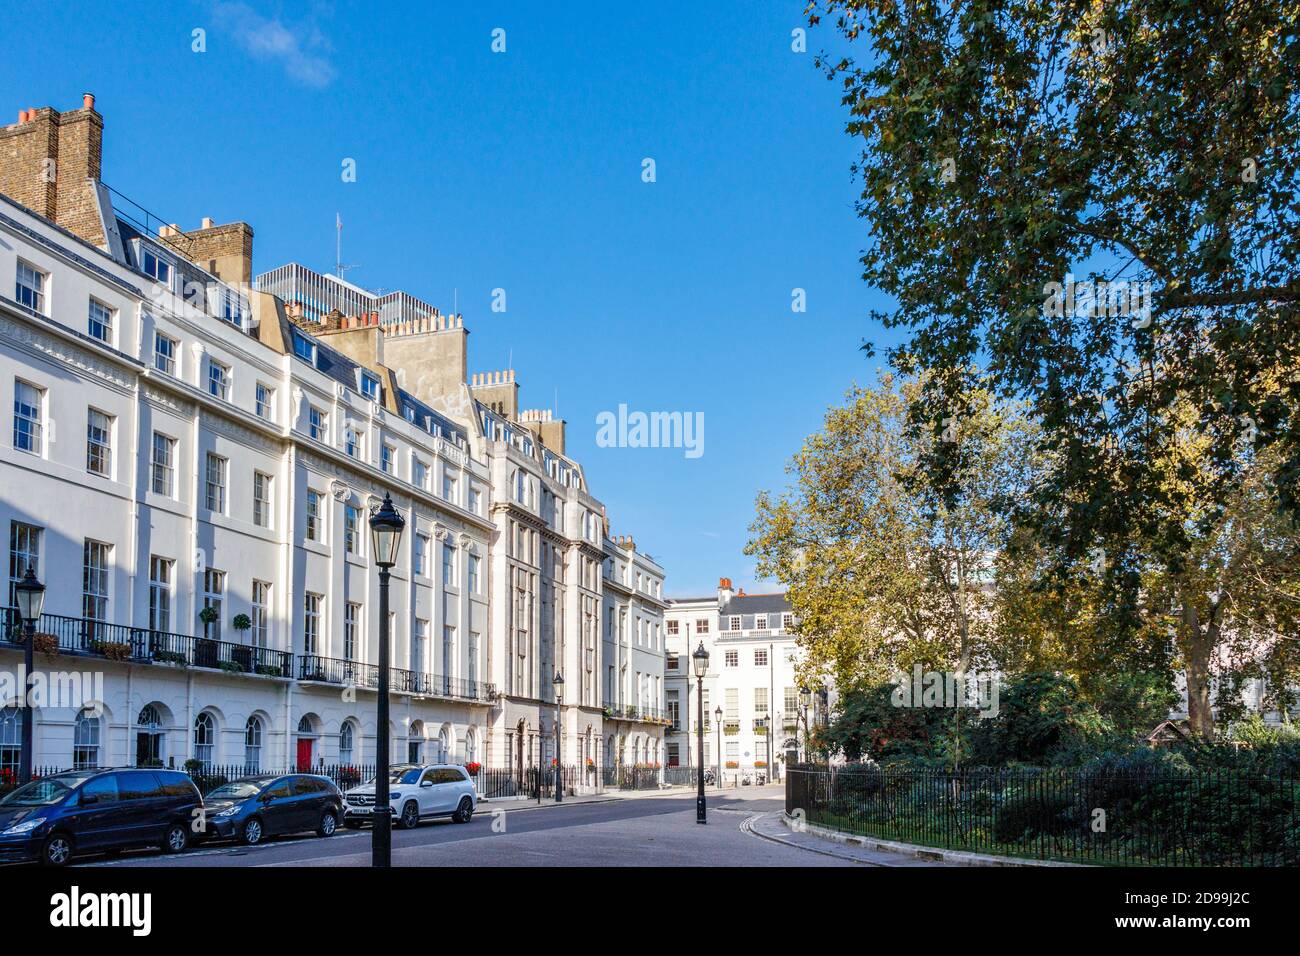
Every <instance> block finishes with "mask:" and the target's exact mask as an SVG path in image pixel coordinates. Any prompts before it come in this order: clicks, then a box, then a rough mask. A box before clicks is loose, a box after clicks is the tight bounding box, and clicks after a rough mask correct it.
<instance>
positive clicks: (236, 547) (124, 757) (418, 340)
mask: <svg viewBox="0 0 1300 956" xmlns="http://www.w3.org/2000/svg"><path fill="white" fill-rule="evenodd" d="M102 127H103V121H102V118H101V117H100V115H99V114H98V113H97V112H96V111H95V109H94V103H93V99H92V98H90V97H87V100H86V103H85V105H84V106H83V108H82V109H80V110H73V111H67V112H64V113H59V112H57V111H55V110H52V109H48V108H45V109H39V110H33V111H26V110H24V111H23V112H22V114H20V122H19V123H18V124H15V125H11V126H8V127H5V128H3V129H0V157H2V158H0V409H4V410H6V411H9V412H10V413H11V414H10V416H8V420H7V421H5V422H3V427H0V533H2V534H3V535H5V536H6V537H5V543H6V544H7V547H8V555H7V567H8V571H9V579H8V580H9V583H10V591H9V593H8V594H7V595H6V598H7V601H6V605H7V606H8V607H10V608H12V606H13V604H14V600H13V594H12V585H13V583H14V582H16V581H17V580H18V579H19V578H20V577H21V575H22V573H23V572H24V571H25V570H26V569H27V567H28V566H31V567H33V568H35V570H36V572H37V574H38V576H39V577H40V578H41V580H42V581H43V582H44V583H45V584H46V586H47V591H46V600H45V616H44V617H43V618H42V620H41V621H40V623H39V627H38V631H39V635H38V640H37V644H38V647H39V650H38V653H37V656H36V666H37V668H38V669H40V670H45V671H59V672H67V673H77V674H85V675H88V677H89V678H90V679H89V680H88V685H89V686H90V687H92V688H95V690H94V691H93V692H92V693H83V694H81V695H79V697H78V699H66V700H56V701H46V702H45V704H43V705H42V706H40V707H39V708H38V710H37V711H36V720H35V721H34V730H35V757H34V763H35V765H37V766H38V767H60V768H61V767H69V766H73V765H78V766H87V765H91V766H93V765H99V766H111V765H134V764H150V765H157V764H161V765H164V766H182V765H183V764H185V763H186V762H188V761H199V762H200V763H203V764H207V765H213V766H233V767H238V768H248V769H250V770H251V769H257V768H264V769H268V770H272V769H274V770H278V769H284V768H287V767H290V766H304V767H307V766H310V767H321V766H322V765H325V766H356V767H365V766H367V765H372V764H373V763H374V759H375V751H376V739H377V733H378V732H379V729H378V728H377V727H376V726H375V692H374V687H375V684H376V681H377V674H378V671H377V667H376V664H375V662H376V660H377V657H378V640H379V637H378V635H379V619H378V614H379V612H378V603H379V596H378V575H377V569H376V567H375V565H374V564H373V562H372V561H371V556H370V553H369V552H370V548H371V545H370V534H369V529H368V525H367V519H368V513H369V511H370V509H371V508H373V507H374V506H375V505H376V504H377V503H378V502H379V501H380V500H381V499H382V497H383V495H385V494H391V496H392V498H393V501H394V503H395V504H396V505H397V507H398V508H399V510H400V511H401V512H402V514H403V515H404V516H405V518H406V522H407V525H406V531H405V534H404V536H403V539H402V553H401V556H400V558H399V562H398V564H397V566H396V567H394V568H393V571H392V589H391V605H390V625H391V634H392V638H391V640H392V647H391V663H392V672H391V675H390V677H391V684H392V687H393V699H392V710H391V724H390V726H389V727H388V728H387V732H388V733H389V734H390V737H391V739H392V741H393V744H392V754H393V759H394V760H395V761H397V760H406V759H410V760H415V761H419V760H424V761H435V760H454V761H463V762H479V763H482V764H484V765H487V766H493V767H508V768H516V769H517V768H522V767H528V766H534V765H536V764H537V763H538V762H539V761H543V760H545V761H547V762H549V760H550V759H551V758H552V757H553V756H554V746H555V745H554V728H555V723H554V721H555V714H556V685H555V683H554V681H553V678H554V676H555V673H556V671H557V670H558V671H559V673H560V674H561V675H562V676H563V679H564V683H563V685H562V686H563V689H564V692H563V696H562V700H563V707H562V712H563V717H562V721H561V725H562V730H563V735H562V741H561V747H562V748H563V752H562V754H561V758H562V760H563V761H564V763H565V764H577V763H579V761H582V760H585V758H588V757H589V758H590V759H591V760H592V765H593V766H594V767H599V766H608V765H609V764H610V763H611V762H613V761H621V762H625V763H633V762H641V761H644V762H657V761H658V760H661V759H662V757H661V754H662V737H663V727H662V724H661V722H659V721H657V720H653V719H652V718H651V717H650V716H649V715H650V714H657V713H658V712H659V711H660V710H661V709H662V693H663V688H662V682H663V636H662V631H663V627H662V611H663V601H662V586H663V570H662V569H661V568H660V567H659V566H658V565H656V564H655V563H654V562H653V561H652V560H651V559H650V558H649V557H648V556H645V555H642V554H639V553H637V552H636V551H635V549H634V548H633V547H632V546H631V544H630V541H627V540H626V539H618V540H615V539H612V538H610V536H609V520H608V517H607V516H606V514H605V508H604V506H603V505H602V504H601V503H600V502H599V501H598V500H597V499H595V498H594V497H592V496H591V495H590V493H589V492H588V490H587V486H586V480H585V477H584V475H583V472H582V468H581V467H580V466H579V465H578V464H577V463H576V462H574V461H572V460H571V459H569V458H568V457H566V456H565V453H564V422H562V421H559V420H553V419H552V418H551V416H550V414H549V413H546V412H540V411H533V412H528V411H522V410H520V409H519V408H518V401H517V399H518V388H519V386H518V384H517V383H516V382H515V381H514V373H513V371H505V372H495V373H484V374H480V375H473V376H470V375H467V373H466V362H467V336H468V332H467V330H466V329H465V327H464V325H463V322H462V320H461V317H460V316H459V315H454V316H451V315H442V314H440V313H438V312H437V311H436V310H434V311H433V312H432V313H431V314H428V315H423V316H419V317H416V318H412V319H410V320H404V321H390V322H383V323H381V322H380V321H379V317H378V314H377V312H374V311H372V312H368V313H364V314H362V315H351V316H348V315H342V314H340V313H339V312H338V311H331V312H329V313H327V314H324V315H320V316H311V317H309V316H308V315H307V314H306V312H305V310H304V309H303V307H302V304H301V303H298V302H287V303H286V302H285V301H283V300H282V299H280V298H277V297H276V296H274V295H272V294H271V293H269V292H267V291H265V290H260V289H255V288H253V287H252V285H251V283H250V279H251V276H252V269H251V264H252V230H251V228H249V226H247V225H246V224H244V223H233V224H228V225H214V224H212V223H211V221H210V220H205V222H204V224H203V227H202V228H201V229H197V230H192V231H188V232H187V231H183V230H181V229H180V228H179V227H177V226H175V225H161V226H158V225H157V224H156V222H155V220H154V219H153V218H152V217H150V216H149V215H148V214H146V213H144V212H143V211H142V210H140V209H139V208H138V207H131V206H129V205H128V203H127V202H126V201H124V200H123V198H122V197H120V196H118V194H116V193H115V192H114V191H112V190H111V189H110V188H109V187H107V186H106V185H105V184H103V183H102V181H101V180H100V170H99V153H100V136H101V133H102ZM47 160H54V161H55V163H56V168H57V170H58V176H57V181H56V182H47V181H46V179H45V178H44V172H43V171H44V170H46V169H47V168H49V163H47V162H46V161H47ZM623 565H627V566H631V567H633V568H635V572H634V573H635V574H636V579H637V581H638V582H640V585H639V587H631V588H629V587H626V586H625V583H626V582H624V583H623V584H619V583H618V582H614V583H612V584H611V583H610V578H609V576H610V575H611V574H615V575H616V574H618V573H620V572H617V571H615V570H614V569H615V568H617V567H621V566H623ZM619 614H623V616H632V617H635V619H636V620H637V621H638V623H639V626H638V627H637V628H636V631H635V634H636V638H635V641H633V639H632V638H631V637H630V635H631V633H632V632H631V631H630V630H629V631H628V632H627V634H626V635H625V634H624V632H623V631H622V630H621V629H619V630H618V631H617V633H618V634H619V635H620V637H622V636H627V638H628V639H627V641H626V643H621V642H611V639H610V637H609V635H610V634H612V633H614V632H610V631H607V630H606V628H605V625H604V621H603V619H605V618H606V617H607V616H608V617H609V619H610V620H613V619H614V618H615V617H617V616H619ZM7 615H8V621H7V622H6V634H5V636H7V637H8V638H9V640H3V639H0V672H5V673H10V674H14V673H16V672H17V670H18V668H19V666H20V664H21V661H22V653H21V650H22V649H21V645H20V644H19V643H18V642H17V641H16V640H15V638H16V637H17V634H16V633H15V632H14V630H13V621H14V615H13V612H12V611H9V612H7ZM602 634H604V635H606V639H605V640H602V639H601V635H602ZM609 661H612V662H613V664H614V665H615V666H616V668H617V671H616V673H617V674H618V677H619V682H618V683H617V684H616V685H610V684H608V683H607V682H606V680H605V677H604V675H605V674H606V669H605V668H606V663H607V662H609ZM634 675H635V676H634ZM96 677H97V678H98V679H99V681H100V682H99V683H96V682H95V679H94V678H96ZM638 681H639V683H637V682H638ZM611 695H612V696H611ZM632 701H636V702H637V705H638V706H639V707H641V708H643V709H644V711H645V712H646V713H645V715H644V716H643V715H642V714H641V713H638V714H637V715H636V716H634V717H629V716H627V714H626V707H627V704H628V703H629V702H632ZM611 703H615V704H618V705H622V706H623V707H624V712H623V713H621V714H620V716H619V717H618V718H617V719H614V718H613V717H612V716H611V717H610V718H609V719H606V717H605V713H606V710H605V708H606V706H607V705H608V704H611ZM20 721H21V713H20V711H19V710H18V709H17V708H15V707H13V706H4V705H3V702H0V773H2V772H4V771H10V772H12V771H13V770H14V769H16V767H17V765H18V759H19V741H20V738H21V723H20ZM595 779H596V777H595V776H594V775H592V776H591V777H587V778H585V779H584V781H583V782H584V783H591V782H593V781H594V780H595Z"/></svg>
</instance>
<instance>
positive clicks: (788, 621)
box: [781, 612, 794, 631]
mask: <svg viewBox="0 0 1300 956" xmlns="http://www.w3.org/2000/svg"><path fill="white" fill-rule="evenodd" d="M793 627H794V615H793V614H790V613H789V612H787V613H785V614H782V615H781V630H783V631H788V630H791V629H792V628H793Z"/></svg>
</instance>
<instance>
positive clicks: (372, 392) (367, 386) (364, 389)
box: [361, 372, 379, 402]
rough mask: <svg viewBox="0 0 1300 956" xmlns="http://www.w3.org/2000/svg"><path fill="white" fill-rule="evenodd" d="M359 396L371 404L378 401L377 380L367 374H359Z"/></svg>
mask: <svg viewBox="0 0 1300 956" xmlns="http://www.w3.org/2000/svg"><path fill="white" fill-rule="evenodd" d="M361 394H362V395H364V396H365V397H366V398H368V399H370V400H371V401H372V402H377V401H379V379H378V377H376V376H374V375H371V374H370V373H369V372H362V373H361Z"/></svg>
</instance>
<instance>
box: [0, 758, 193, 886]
mask: <svg viewBox="0 0 1300 956" xmlns="http://www.w3.org/2000/svg"><path fill="white" fill-rule="evenodd" d="M202 807H203V798H202V797H201V796H199V791H198V788H197V787H195V786H194V781H192V780H191V779H190V778H189V776H188V775H186V774H184V773H181V772H180V771H178V770H76V771H70V772H68V773H59V774H53V775H51V776H48V777H41V778H40V779H38V780H33V781H32V782H31V783H28V784H25V785H24V786H21V787H19V788H18V789H17V790H14V791H13V792H11V793H9V794H7V795H5V797H4V798H3V799H0V861H4V862H13V861H24V860H38V861H40V862H41V863H43V864H45V865H46V866H63V865H64V864H66V863H67V862H68V861H69V860H71V859H72V858H73V857H74V856H78V855H81V854H83V853H116V852H119V851H121V850H125V849H129V848H132V847H147V846H156V847H158V848H159V849H161V850H162V851H163V852H164V853H179V852H181V851H182V850H184V849H185V847H186V846H188V845H189V839H190V827H191V826H192V825H193V823H194V820H195V819H196V818H197V816H198V813H197V811H199V810H200V809H201V808H202Z"/></svg>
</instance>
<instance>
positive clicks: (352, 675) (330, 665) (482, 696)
mask: <svg viewBox="0 0 1300 956" xmlns="http://www.w3.org/2000/svg"><path fill="white" fill-rule="evenodd" d="M298 679H299V680H310V681H320V682H322V683H326V684H350V685H352V686H353V687H362V688H365V689H367V690H375V689H377V688H378V687H379V667H378V665H376V664H362V663H360V662H358V661H349V660H340V659H338V658H334V657H320V656H319V655H316V654H302V655H299V657H298ZM388 688H389V690H390V691H392V692H393V693H399V694H414V695H416V696H420V697H446V698H450V699H454V700H476V701H493V700H496V698H497V691H496V686H495V685H493V684H488V683H485V682H483V681H472V680H462V679H461V678H458V677H443V676H441V675H439V674H425V673H422V672H419V671H409V670H404V669H402V668H400V667H390V668H389V669H388Z"/></svg>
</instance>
